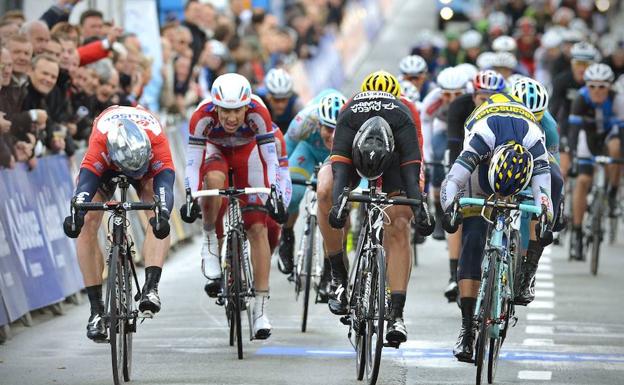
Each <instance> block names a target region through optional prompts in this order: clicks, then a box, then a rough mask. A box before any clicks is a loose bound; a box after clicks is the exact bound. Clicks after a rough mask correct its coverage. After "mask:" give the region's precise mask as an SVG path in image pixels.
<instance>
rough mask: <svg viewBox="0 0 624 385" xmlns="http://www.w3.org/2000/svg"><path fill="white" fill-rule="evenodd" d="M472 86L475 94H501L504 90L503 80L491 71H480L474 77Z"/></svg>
mask: <svg viewBox="0 0 624 385" xmlns="http://www.w3.org/2000/svg"><path fill="white" fill-rule="evenodd" d="M472 86H473V87H474V90H475V92H477V91H486V92H492V93H496V92H502V91H503V90H504V89H505V78H504V77H503V75H501V74H499V73H498V72H496V71H493V70H485V71H480V72H479V73H477V74H476V75H475V76H474V78H473V80H472Z"/></svg>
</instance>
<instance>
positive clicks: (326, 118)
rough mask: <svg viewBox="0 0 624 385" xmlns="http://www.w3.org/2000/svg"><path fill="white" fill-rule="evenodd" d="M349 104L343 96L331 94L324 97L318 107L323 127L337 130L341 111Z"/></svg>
mask: <svg viewBox="0 0 624 385" xmlns="http://www.w3.org/2000/svg"><path fill="white" fill-rule="evenodd" d="M346 102H347V99H346V98H345V97H344V96H342V95H341V94H330V95H327V96H323V97H322V98H321V100H320V102H319V105H318V114H319V121H320V122H321V124H322V125H324V126H327V127H331V128H336V121H337V120H338V114H339V113H340V109H341V108H342V106H344V104H345V103H346Z"/></svg>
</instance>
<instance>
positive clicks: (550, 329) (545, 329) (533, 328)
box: [524, 325, 555, 334]
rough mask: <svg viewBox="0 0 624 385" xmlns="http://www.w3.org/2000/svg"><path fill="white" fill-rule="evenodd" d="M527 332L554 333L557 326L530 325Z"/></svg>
mask: <svg viewBox="0 0 624 385" xmlns="http://www.w3.org/2000/svg"><path fill="white" fill-rule="evenodd" d="M524 330H525V333H526V334H554V333H555V328H554V327H552V326H537V325H529V326H527V327H526V328H525V329H524Z"/></svg>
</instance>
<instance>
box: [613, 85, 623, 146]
mask: <svg viewBox="0 0 624 385" xmlns="http://www.w3.org/2000/svg"><path fill="white" fill-rule="evenodd" d="M613 112H614V115H615V122H614V127H613V129H614V130H616V132H617V135H618V137H619V138H620V158H622V157H624V94H623V93H621V92H619V93H617V94H616V95H615V99H614V100H613Z"/></svg>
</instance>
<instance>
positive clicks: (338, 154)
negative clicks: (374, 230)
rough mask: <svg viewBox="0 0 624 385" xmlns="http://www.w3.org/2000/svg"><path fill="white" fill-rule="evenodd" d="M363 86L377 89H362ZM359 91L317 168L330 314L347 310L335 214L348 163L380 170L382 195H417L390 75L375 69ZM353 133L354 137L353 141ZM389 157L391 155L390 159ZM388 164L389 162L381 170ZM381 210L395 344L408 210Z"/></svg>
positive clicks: (406, 122)
mask: <svg viewBox="0 0 624 385" xmlns="http://www.w3.org/2000/svg"><path fill="white" fill-rule="evenodd" d="M369 88H375V89H378V90H383V91H367V89H369ZM362 89H363V90H364V91H363V92H360V93H358V94H356V95H355V96H354V97H353V98H352V99H351V100H350V101H349V102H347V104H346V105H345V107H344V108H343V112H342V113H341V114H340V116H339V117H338V122H337V125H336V130H335V132H334V142H333V147H332V153H331V155H330V161H331V165H329V164H328V165H325V166H324V167H323V168H321V170H320V172H319V183H318V191H317V193H318V199H319V207H318V210H319V215H318V218H319V227H320V229H321V233H322V235H323V240H324V243H325V249H326V251H327V254H328V255H329V260H330V265H331V276H332V286H333V287H334V288H335V290H334V294H333V295H331V296H330V300H329V308H330V310H331V312H332V313H334V314H346V312H347V293H346V289H347V285H348V274H347V268H346V266H345V263H344V261H343V255H344V252H343V242H342V239H343V234H342V231H341V230H340V229H342V228H343V227H344V226H345V224H346V221H347V217H346V215H347V212H348V210H343V213H342V214H343V215H342V216H340V217H338V215H337V214H338V212H339V207H338V205H339V199H340V194H341V193H342V191H343V188H344V187H346V186H350V187H353V186H355V185H357V184H358V182H359V178H358V177H357V175H358V174H357V173H356V172H355V171H356V170H355V169H354V167H353V166H354V164H355V166H358V168H357V170H358V172H359V174H360V175H362V176H365V177H367V178H371V177H372V176H378V175H381V174H382V173H383V186H382V188H383V191H384V192H386V193H390V194H392V193H402V192H404V191H407V196H408V197H410V198H420V197H421V191H420V186H419V178H418V176H419V175H420V163H421V159H420V149H419V145H418V136H417V131H416V126H415V124H414V120H413V117H412V112H410V110H409V109H408V108H407V106H406V105H405V104H403V103H402V102H401V101H400V100H398V99H397V98H398V97H399V96H400V94H401V90H400V86H399V83H398V81H397V80H396V78H394V76H392V75H390V74H388V73H386V72H383V71H378V72H375V73H373V74H371V75H369V76H368V77H367V78H366V79H365V80H364V82H363V84H362ZM358 132H359V135H358V136H359V138H360V140H358V141H357V142H354V137H355V136H356V134H357V133H358ZM392 137H394V140H392V139H391V138H392ZM392 142H394V143H392ZM362 143H365V145H362ZM395 144H396V150H394V151H393V150H392V149H391V148H390V147H392V148H394V146H395ZM363 151H364V152H366V154H365V156H363V155H362V152H363ZM390 157H392V158H393V159H392V160H391V161H389V159H388V158H390ZM362 159H365V160H364V161H362V162H363V163H360V164H357V163H355V161H357V160H362ZM388 163H389V166H388V167H387V168H384V167H383V166H386V165H388ZM380 165H381V167H379V166H380ZM384 169H385V172H384ZM423 207H424V205H423V206H421V207H420V208H418V209H416V208H415V209H413V211H415V213H416V221H417V224H418V226H419V232H421V234H423V235H428V234H430V233H431V231H432V230H433V229H432V223H431V221H432V220H431V218H429V217H428V216H427V215H426V213H423V212H422V209H423ZM386 212H387V214H388V216H389V223H388V224H387V225H386V226H385V236H384V237H385V248H386V253H387V255H388V279H389V287H390V291H391V303H392V305H391V307H392V320H391V321H390V323H389V326H388V331H387V333H386V339H387V340H388V341H389V342H391V343H397V344H398V343H401V342H404V341H406V340H407V330H406V328H405V323H404V321H403V308H404V305H405V298H406V291H407V282H408V280H409V274H410V266H411V263H410V250H411V249H410V247H409V236H410V220H411V217H412V212H410V210H409V209H407V208H406V207H403V206H395V207H391V208H389V209H388V210H387V211H386Z"/></svg>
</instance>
